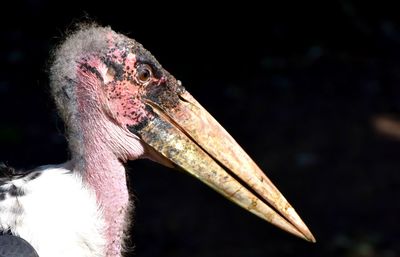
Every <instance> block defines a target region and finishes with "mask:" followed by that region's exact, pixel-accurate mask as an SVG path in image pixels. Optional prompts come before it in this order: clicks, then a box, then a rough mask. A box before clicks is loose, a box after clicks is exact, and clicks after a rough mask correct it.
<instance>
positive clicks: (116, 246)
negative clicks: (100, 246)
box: [70, 117, 130, 257]
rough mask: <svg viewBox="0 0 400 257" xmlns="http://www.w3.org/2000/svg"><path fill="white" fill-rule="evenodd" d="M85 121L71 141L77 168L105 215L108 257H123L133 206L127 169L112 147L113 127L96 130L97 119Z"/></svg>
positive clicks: (89, 118) (88, 118) (90, 118)
mask: <svg viewBox="0 0 400 257" xmlns="http://www.w3.org/2000/svg"><path fill="white" fill-rule="evenodd" d="M83 120H84V122H82V123H81V128H80V129H79V132H78V131H75V133H73V134H74V138H75V142H74V140H70V141H72V142H70V144H71V143H72V145H71V151H72V157H73V161H74V163H75V164H76V168H75V169H76V170H77V171H79V172H80V173H81V174H82V177H83V180H84V182H85V183H86V184H87V185H88V186H89V187H90V188H92V189H93V190H94V192H95V194H96V199H97V202H98V204H99V206H100V208H101V210H102V212H103V215H104V221H105V239H106V251H107V255H106V256H107V257H120V256H121V250H122V244H123V233H124V229H125V228H126V227H127V218H126V217H127V215H126V214H127V212H128V209H129V206H130V205H129V193H128V188H127V184H126V176H125V167H124V166H123V163H122V162H121V161H120V160H119V159H118V157H117V156H116V155H115V153H114V152H113V151H112V149H111V147H110V146H109V145H108V142H107V136H106V134H105V132H106V131H107V130H111V129H112V128H107V127H106V126H105V125H104V126H96V127H97V128H102V129H96V127H94V126H93V117H87V118H84V119H83ZM98 120H99V119H97V121H98ZM103 132H104V133H103ZM108 132H109V131H108ZM73 142H74V143H73Z"/></svg>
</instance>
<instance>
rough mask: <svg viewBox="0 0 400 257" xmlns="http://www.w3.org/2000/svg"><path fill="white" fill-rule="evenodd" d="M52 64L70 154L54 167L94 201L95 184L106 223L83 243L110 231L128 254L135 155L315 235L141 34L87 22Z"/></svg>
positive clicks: (116, 246) (115, 248) (112, 251)
mask: <svg viewBox="0 0 400 257" xmlns="http://www.w3.org/2000/svg"><path fill="white" fill-rule="evenodd" d="M50 70H51V74H50V82H51V90H52V94H53V96H54V98H55V102H56V105H57V108H58V110H59V113H60V116H61V117H62V119H63V120H64V122H65V125H66V131H67V132H66V134H67V139H68V143H69V148H70V153H71V160H70V161H68V162H66V163H64V164H62V165H60V166H57V167H56V169H58V170H61V171H58V172H61V173H62V172H66V171H70V173H69V174H72V175H73V178H72V180H71V181H72V182H71V183H73V181H74V179H76V181H77V182H76V183H77V184H78V188H79V186H81V183H82V184H83V187H84V188H87V189H88V190H87V191H88V192H89V196H88V197H87V198H88V199H89V200H90V199H91V198H90V197H91V195H90V192H92V191H93V192H94V195H95V200H96V203H95V206H98V209H97V207H94V209H95V210H93V208H92V209H90V210H89V211H94V213H98V212H99V210H100V214H99V215H100V216H101V217H99V219H98V223H96V224H94V226H93V227H94V229H96V231H98V230H100V232H99V240H98V242H97V241H96V242H94V243H93V244H91V243H92V242H91V241H90V240H92V239H91V237H90V236H88V237H87V238H86V237H84V238H83V239H81V238H79V239H80V241H79V244H78V245H79V247H81V245H84V246H86V245H94V246H93V247H86V248H85V251H89V252H90V251H91V249H94V248H96V247H98V248H99V249H94V250H93V252H96V253H99V252H102V251H103V248H102V240H101V239H102V238H103V239H104V252H105V254H104V256H107V257H120V256H121V251H122V250H123V241H124V237H125V236H124V231H125V229H126V227H127V225H128V223H129V217H130V209H131V207H132V202H131V199H129V193H128V189H127V185H126V174H125V172H126V171H125V168H124V163H126V162H127V161H128V160H135V159H138V158H149V159H151V160H154V161H157V162H159V163H161V164H163V165H165V166H168V167H171V168H177V169H180V170H183V171H186V172H187V173H189V174H191V175H192V176H193V177H195V178H197V179H199V180H201V181H202V182H204V183H205V184H206V185H208V186H209V187H211V188H213V189H214V190H215V191H217V192H219V193H220V194H222V195H223V196H225V197H226V198H227V199H229V200H231V201H232V202H234V203H235V204H237V205H239V206H241V207H243V208H244V209H246V210H248V211H250V212H251V213H253V214H255V215H257V216H258V217H260V218H262V219H264V220H266V221H268V222H270V223H272V224H274V225H276V226H278V227H279V228H281V229H283V230H285V231H287V232H289V233H292V234H294V235H296V236H298V237H300V238H303V239H305V240H307V241H311V242H315V238H314V236H313V235H312V234H311V232H310V231H309V229H308V228H307V226H306V225H305V224H304V222H303V221H302V220H301V219H300V217H299V215H298V214H297V213H296V211H295V210H294V209H293V207H292V206H291V205H290V204H289V203H288V201H287V200H286V199H285V198H284V196H283V195H282V194H281V193H280V192H279V190H278V189H277V188H276V187H275V186H274V185H273V184H272V182H271V181H270V180H269V179H268V178H267V176H266V175H265V174H264V173H263V172H262V171H261V169H260V168H259V167H258V166H257V165H256V164H255V163H254V161H253V160H252V159H251V158H250V157H249V156H248V155H247V154H246V153H245V151H244V150H243V149H242V148H241V147H240V146H239V144H238V143H237V142H236V141H235V140H234V139H233V138H232V137H231V136H230V135H229V133H228V132H226V131H225V129H224V128H223V127H222V126H221V125H220V124H219V123H218V122H217V121H216V120H215V119H214V118H213V117H212V116H211V115H210V114H209V113H208V112H207V111H206V110H205V108H203V107H202V106H201V105H200V104H199V103H198V102H197V101H196V100H195V98H194V97H193V96H192V95H191V94H190V93H189V92H188V91H187V90H186V89H185V88H184V87H183V86H182V83H181V82H180V81H179V80H177V79H175V78H174V77H173V76H172V75H171V74H170V73H168V72H167V71H166V70H165V69H163V68H162V66H161V65H160V64H159V63H158V62H157V60H156V59H155V58H154V57H153V56H152V55H151V54H150V53H149V52H148V51H147V50H145V49H144V48H143V47H142V45H140V44H139V43H138V42H136V41H135V40H133V39H130V38H128V37H126V36H124V35H121V34H118V33H116V32H114V31H112V30H111V29H110V28H102V27H98V26H96V25H89V26H84V27H82V28H80V30H78V31H77V32H75V34H74V33H73V34H72V35H71V36H70V37H69V38H67V39H66V41H65V42H64V43H62V44H61V45H60V46H59V48H58V49H57V50H56V51H55V58H54V61H53V65H52V67H51V69H50ZM52 169H53V170H54V168H52ZM41 172H42V173H44V172H45V170H41ZM53 173H54V171H53ZM67 173H68V172H67ZM42 177H45V176H43V175H42ZM39 178H40V177H39ZM69 179H71V178H70V177H69ZM58 183H59V182H58ZM147 183H151V181H149V182H147ZM72 185H73V186H75V184H72ZM0 186H1V185H0ZM0 189H1V188H0ZM56 189H57V188H56ZM66 190H68V189H66ZM61 193H63V192H61ZM78 193H79V192H78ZM66 194H68V192H66ZM66 199H68V198H66ZM77 199H78V200H77V201H79V194H77ZM71 204H72V205H73V204H74V203H71ZM0 207H1V202H0ZM12 207H13V206H11V207H10V209H12ZM71 208H74V207H71ZM71 208H69V209H68V211H69V210H70V209H71ZM74 211H77V210H74ZM96 215H97V214H96ZM39 216H41V215H39ZM1 218H2V216H1V213H0V221H1ZM90 222H95V221H87V225H88V227H89V228H92V227H90V226H89V225H91V224H90ZM103 222H104V224H103ZM85 224H86V223H85ZM18 229H25V228H18ZM16 230H17V229H16ZM57 233H63V231H57ZM31 234H32V233H30V234H29V235H31ZM85 235H86V234H85ZM27 240H28V241H30V242H31V241H35V240H33V239H32V240H29V239H27ZM81 241H82V243H81ZM36 243H37V242H36ZM42 244H44V243H42ZM61 244H62V242H61ZM97 245H98V246H97ZM56 250H57V249H56ZM78 250H79V249H78ZM43 252H44V250H43ZM77 252H78V253H79V251H77ZM81 252H83V251H81ZM39 255H40V253H39ZM82 256H88V255H87V254H86V255H83V254H82ZM90 256H99V255H98V254H97V255H96V254H92V255H90ZM101 256H103V255H101Z"/></svg>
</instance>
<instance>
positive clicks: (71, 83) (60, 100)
mask: <svg viewBox="0 0 400 257" xmlns="http://www.w3.org/2000/svg"><path fill="white" fill-rule="evenodd" d="M89 30H94V32H95V33H96V37H97V39H96V40H103V41H104V42H105V43H104V44H103V47H104V48H99V49H89V50H91V51H81V52H79V51H76V52H77V53H76V55H75V56H73V60H72V61H71V62H70V63H69V64H68V65H69V66H67V65H66V64H65V63H61V61H59V60H61V58H64V59H65V56H63V55H67V54H68V53H66V52H67V51H71V49H68V48H73V47H74V44H77V42H72V43H70V44H68V42H69V41H74V40H75V41H78V40H85V39H82V38H77V39H74V38H72V39H68V40H67V41H66V42H67V43H66V45H61V47H60V49H59V50H58V51H59V53H56V61H55V64H54V65H53V68H52V69H53V70H52V73H53V77H52V80H53V83H52V84H53V85H52V87H53V88H52V90H53V94H54V96H55V98H56V103H57V105H58V108H59V109H60V112H61V116H62V117H63V118H64V120H66V125H67V130H68V139H69V143H70V149H71V155H72V165H73V169H74V170H76V171H78V172H80V173H81V174H83V179H84V181H85V182H86V183H87V185H88V186H89V187H91V188H92V189H93V190H94V191H95V193H96V196H97V200H98V203H99V205H100V207H101V208H102V210H103V213H104V219H105V222H106V232H105V237H106V242H107V245H106V252H107V254H106V256H107V257H117V256H121V251H122V250H123V239H124V229H125V228H126V227H127V223H128V222H129V219H128V218H127V213H128V211H129V209H130V206H131V203H130V199H129V193H128V189H127V185H126V175H125V168H124V165H123V164H124V163H125V162H126V161H128V160H134V159H137V158H142V157H147V158H152V159H155V160H158V161H160V160H162V158H161V159H160V157H159V156H157V155H155V156H152V155H154V151H151V150H149V151H147V150H146V146H145V144H143V142H141V140H140V139H139V138H138V137H137V136H136V135H135V134H133V133H132V132H130V131H129V130H128V126H135V125H140V123H141V122H144V121H145V120H146V119H149V117H151V113H149V112H147V111H146V110H145V105H144V103H143V101H142V100H141V95H143V94H145V93H146V92H145V90H144V87H145V86H147V85H148V84H150V83H151V84H154V85H155V86H160V84H161V83H165V81H166V80H167V76H170V75H169V74H164V73H160V74H159V75H158V76H156V75H155V74H152V72H153V71H152V69H153V68H152V67H150V65H148V64H137V57H136V55H137V54H138V53H139V52H140V53H139V54H141V55H142V56H144V57H141V58H146V61H149V62H154V64H151V65H153V66H157V67H161V66H159V64H158V63H155V62H156V61H155V59H154V58H153V57H152V56H151V55H150V54H149V53H148V52H147V51H146V50H144V49H143V48H142V47H141V46H140V45H139V44H138V43H136V42H135V41H133V40H131V39H128V38H126V37H125V36H122V35H119V34H117V33H115V32H113V31H112V30H111V29H109V28H97V27H92V28H89ZM86 33H87V32H86ZM78 34H79V33H78ZM75 37H79V35H78V36H76V35H75ZM82 37H83V36H82ZM121 42H122V43H121ZM78 43H81V42H78ZM101 43H102V42H100V44H101ZM89 47H90V46H89ZM135 47H136V49H135ZM57 55H60V57H58V56H57ZM58 61H59V63H57V62H58ZM71 65H73V67H70V66H71ZM138 69H140V70H139V71H138ZM159 69H161V68H159ZM60 70H61V71H60ZM71 70H73V72H71ZM146 72H149V73H151V74H147V73H146ZM57 73H61V74H62V75H63V73H68V74H67V76H65V75H64V77H70V78H68V79H69V80H66V79H65V78H64V77H60V75H59V74H57ZM139 73H140V74H139ZM55 74H57V75H55ZM147 76H148V77H147ZM169 79H170V80H171V79H172V80H174V79H173V78H172V77H170V78H169ZM60 81H61V82H60ZM56 83H57V84H56ZM59 84H61V87H60V85H59ZM71 99H73V101H72V103H71ZM67 103H68V104H67ZM151 153H153V154H151Z"/></svg>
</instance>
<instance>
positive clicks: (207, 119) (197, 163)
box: [135, 91, 315, 242]
mask: <svg viewBox="0 0 400 257" xmlns="http://www.w3.org/2000/svg"><path fill="white" fill-rule="evenodd" d="M179 97H180V102H179V104H178V105H177V106H175V107H174V108H169V109H167V108H163V107H162V106H159V105H157V104H156V103H154V102H153V101H146V104H147V105H148V106H149V107H151V108H152V110H153V112H154V113H155V117H154V118H152V119H150V120H149V122H148V123H147V124H146V125H144V126H143V127H141V128H140V130H137V131H135V132H136V133H137V134H138V135H139V136H140V137H141V139H142V140H143V141H144V142H145V143H147V144H148V145H150V146H151V147H152V148H154V150H156V151H157V152H158V153H160V154H161V155H162V156H164V157H165V158H167V159H168V160H169V161H171V162H172V163H174V165H176V166H178V167H180V168H182V169H183V170H185V171H187V172H189V173H190V174H191V175H193V176H194V177H196V178H198V179H200V180H201V181H202V182H204V183H205V184H207V185H208V186H210V187H211V188H213V189H214V190H216V191H217V192H219V193H221V194H222V195H224V196H225V197H226V198H228V199H229V200H231V201H233V202H234V203H236V204H238V205H240V206H241V207H243V208H245V209H247V210H248V211H250V212H252V213H254V214H255V215H257V216H259V217H260V218H262V219H264V220H266V221H268V222H270V223H272V224H274V225H276V226H278V227H280V228H281V229H283V230H285V231H287V232H289V233H292V234H294V235H296V236H298V237H300V238H303V239H305V240H308V241H311V242H315V238H314V236H313V235H312V234H311V232H310V230H309V229H308V228H307V226H306V225H305V224H304V222H303V221H302V220H301V219H300V217H299V215H298V214H297V213H296V211H295V210H294V209H293V207H292V206H291V205H290V204H289V203H288V201H287V200H286V199H285V197H284V196H283V195H282V194H281V193H280V192H279V190H278V189H277V188H276V187H275V186H274V185H273V184H272V182H271V181H270V180H269V179H268V178H267V177H266V175H265V174H264V173H263V172H262V171H261V170H260V168H259V167H258V166H257V165H256V164H255V163H254V161H253V160H252V159H251V158H250V157H249V156H248V155H247V154H246V152H245V151H244V150H243V149H242V148H241V147H240V146H239V144H238V143H236V141H235V140H234V139H233V138H232V137H231V136H230V135H229V134H228V132H226V130H225V129H224V128H223V127H222V126H221V125H220V124H219V123H218V122H217V121H216V120H215V119H214V118H213V117H212V116H211V115H210V114H209V113H208V112H207V111H206V110H205V109H204V108H203V107H202V106H201V105H200V104H199V103H198V102H197V101H196V100H195V99H194V98H193V97H192V96H191V95H190V94H189V93H188V92H187V91H185V92H184V93H182V94H181V95H180V96H179ZM268 204H270V205H271V206H272V207H270V206H268ZM278 213H279V214H278Z"/></svg>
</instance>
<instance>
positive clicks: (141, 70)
mask: <svg viewBox="0 0 400 257" xmlns="http://www.w3.org/2000/svg"><path fill="white" fill-rule="evenodd" d="M152 77H153V71H152V69H151V67H150V65H148V64H141V65H139V66H138V68H137V70H136V79H137V80H138V81H139V82H140V83H147V82H149V81H150V79H151V78H152Z"/></svg>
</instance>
